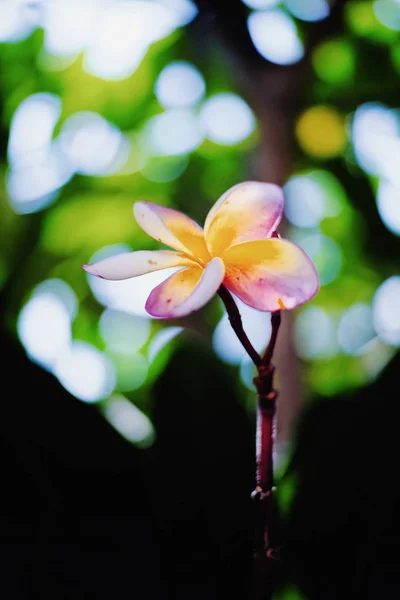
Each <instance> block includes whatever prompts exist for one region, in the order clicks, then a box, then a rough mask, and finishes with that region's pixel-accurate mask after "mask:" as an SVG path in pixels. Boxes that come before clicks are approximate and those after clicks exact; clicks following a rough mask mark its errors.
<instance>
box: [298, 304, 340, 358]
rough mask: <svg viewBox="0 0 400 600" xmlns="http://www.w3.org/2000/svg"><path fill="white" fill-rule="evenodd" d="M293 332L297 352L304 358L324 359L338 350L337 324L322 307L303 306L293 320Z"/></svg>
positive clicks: (330, 356)
mask: <svg viewBox="0 0 400 600" xmlns="http://www.w3.org/2000/svg"><path fill="white" fill-rule="evenodd" d="M294 334H295V335H294V341H295V345H296V350H297V353H298V355H299V356H300V357H301V358H304V359H305V360H314V359H318V360H324V359H328V358H332V357H333V356H335V355H336V354H337V352H338V343H337V338H336V336H337V325H336V323H335V320H334V319H333V318H332V316H330V315H329V313H328V312H327V311H326V310H324V309H323V308H319V307H317V306H309V307H307V308H304V309H303V310H302V311H301V312H300V314H298V315H297V318H296V320H295V329H294Z"/></svg>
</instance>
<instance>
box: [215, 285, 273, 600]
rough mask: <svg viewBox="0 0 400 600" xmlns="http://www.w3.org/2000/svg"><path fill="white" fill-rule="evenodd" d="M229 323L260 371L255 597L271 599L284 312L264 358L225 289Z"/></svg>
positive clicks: (257, 380) (257, 382)
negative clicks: (277, 358)
mask: <svg viewBox="0 0 400 600" xmlns="http://www.w3.org/2000/svg"><path fill="white" fill-rule="evenodd" d="M218 294H219V296H220V298H221V299H222V301H223V303H224V305H225V308H226V311H227V313H228V317H229V321H230V323H231V325H232V328H233V330H234V331H235V333H236V335H237V337H238V339H239V341H240V342H241V344H242V346H243V348H244V349H245V350H246V352H247V354H248V355H249V356H250V358H251V360H252V361H253V363H254V364H255V366H256V367H257V372H258V374H257V376H256V377H255V378H254V384H255V386H256V389H257V413H256V414H257V421H256V477H255V480H256V485H255V489H254V491H253V492H252V494H251V497H252V499H253V500H254V502H255V503H256V504H255V531H254V559H255V577H254V597H255V598H264V599H268V598H271V597H272V593H273V588H274V577H273V571H274V570H275V569H274V567H275V564H274V563H276V562H277V558H278V550H277V547H276V544H277V540H276V518H275V517H276V506H275V500H274V491H275V488H274V469H273V456H274V441H275V412H276V399H277V396H278V393H277V391H276V390H275V389H274V386H273V377H274V372H275V367H274V365H273V364H272V358H273V354H274V350H275V345H276V341H277V338H278V332H279V327H280V324H281V313H280V311H276V312H273V313H272V314H271V326H272V329H271V337H270V341H269V344H268V346H267V348H266V350H265V352H264V353H263V355H262V356H260V355H259V354H258V352H257V351H256V350H255V348H254V347H253V345H252V344H251V342H250V340H249V338H248V337H247V334H246V332H245V331H244V329H243V325H242V319H241V316H240V312H239V309H238V307H237V305H236V303H235V301H234V299H233V297H232V295H231V294H230V292H229V291H228V290H227V289H226V288H225V287H224V286H223V285H222V286H221V287H220V289H219V290H218Z"/></svg>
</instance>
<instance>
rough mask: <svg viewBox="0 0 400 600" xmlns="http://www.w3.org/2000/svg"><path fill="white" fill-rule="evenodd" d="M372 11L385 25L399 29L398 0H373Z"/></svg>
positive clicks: (399, 8) (399, 4)
mask: <svg viewBox="0 0 400 600" xmlns="http://www.w3.org/2000/svg"><path fill="white" fill-rule="evenodd" d="M374 13H375V15H376V17H377V19H378V20H379V21H380V22H381V23H382V24H383V25H385V27H389V29H394V30H395V31H400V3H399V2H398V0H375V2H374Z"/></svg>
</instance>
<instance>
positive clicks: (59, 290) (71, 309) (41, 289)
mask: <svg viewBox="0 0 400 600" xmlns="http://www.w3.org/2000/svg"><path fill="white" fill-rule="evenodd" d="M41 294H46V295H48V294H51V295H52V296H55V297H56V298H58V300H60V301H61V302H62V303H63V304H64V306H65V309H66V310H67V312H68V314H69V318H70V320H71V322H72V321H73V320H74V319H75V317H76V315H77V313H78V307H79V300H78V297H77V295H76V293H75V292H74V290H73V289H72V287H71V286H70V285H68V283H66V282H65V281H63V280H62V279H57V278H55V279H46V280H45V281H42V283H39V284H38V285H37V286H36V287H35V289H34V290H33V292H32V296H33V297H34V296H36V295H41Z"/></svg>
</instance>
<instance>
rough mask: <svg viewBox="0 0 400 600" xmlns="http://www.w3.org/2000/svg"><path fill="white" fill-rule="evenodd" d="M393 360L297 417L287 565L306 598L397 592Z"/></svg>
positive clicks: (399, 524)
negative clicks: (371, 379) (375, 375)
mask: <svg viewBox="0 0 400 600" xmlns="http://www.w3.org/2000/svg"><path fill="white" fill-rule="evenodd" d="M399 365H400V360H399V357H398V356H397V357H396V358H395V359H394V360H393V361H392V363H391V364H390V365H389V366H388V367H387V368H386V370H385V371H384V372H383V373H382V374H381V376H380V377H379V379H378V380H377V381H376V382H375V383H374V384H372V385H370V386H369V387H366V388H364V389H360V390H358V391H357V392H355V393H353V394H351V395H350V394H349V395H347V396H344V397H337V398H334V399H329V400H322V399H321V400H320V401H319V402H315V403H314V404H313V405H312V406H310V407H309V409H308V410H306V411H305V413H304V415H303V419H302V422H301V423H300V425H299V435H298V441H297V450H296V453H295V457H294V460H293V464H292V466H291V468H290V469H289V476H290V475H293V474H296V476H297V478H298V487H297V493H296V497H295V501H294V504H293V506H292V511H291V516H290V518H289V520H288V522H287V524H286V532H285V535H286V556H285V559H286V561H285V570H286V574H287V576H288V577H290V578H291V579H292V580H293V581H295V582H296V583H297V584H298V585H299V586H300V587H301V589H302V590H303V591H304V593H305V594H306V597H307V598H309V599H310V600H317V599H318V600H322V599H324V600H330V599H334V598H335V599H336V598H342V597H347V596H349V597H351V598H353V599H356V598H360V599H361V598H363V599H364V600H366V599H368V600H378V599H379V598H382V597H383V595H385V597H390V598H398V597H400V480H399V478H398V477H397V475H396V473H397V470H398V464H399V459H400V445H399V419H398V412H399V409H398V401H399V390H398V372H399Z"/></svg>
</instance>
